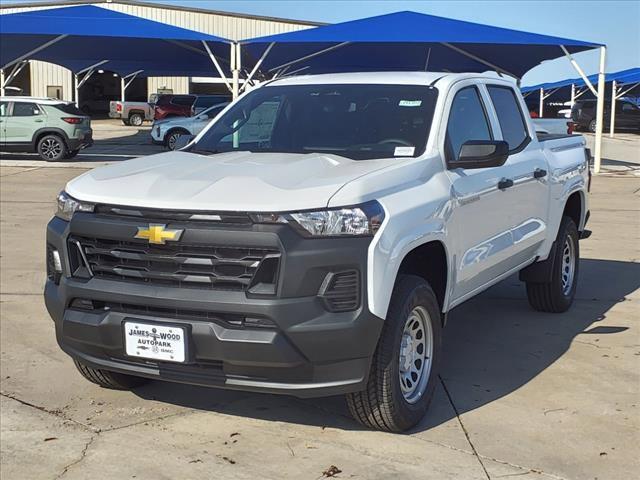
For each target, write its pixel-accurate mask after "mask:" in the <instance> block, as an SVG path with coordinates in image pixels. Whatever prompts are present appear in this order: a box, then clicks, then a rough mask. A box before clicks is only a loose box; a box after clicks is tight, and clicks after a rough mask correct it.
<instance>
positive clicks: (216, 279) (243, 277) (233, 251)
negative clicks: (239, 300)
mask: <svg viewBox="0 0 640 480" xmlns="http://www.w3.org/2000/svg"><path fill="white" fill-rule="evenodd" d="M79 248H80V249H81V250H82V252H78V249H79ZM69 250H70V251H71V252H73V251H74V250H75V251H76V252H77V253H79V254H80V255H79V256H80V258H79V259H77V261H76V262H74V261H73V259H72V262H71V263H72V265H73V264H74V263H75V264H76V265H77V266H78V268H77V270H76V271H75V272H81V270H83V268H82V267H83V265H82V264H83V263H85V259H86V263H87V264H88V265H84V267H87V266H88V267H89V268H88V269H87V270H90V272H89V273H90V274H93V276H95V277H98V278H106V279H111V280H121V281H129V282H137V283H147V284H153V285H164V286H172V287H180V288H182V287H186V288H201V289H212V290H232V291H244V290H247V289H248V288H249V287H250V285H251V284H252V280H253V278H254V276H255V275H256V272H258V270H259V269H260V267H261V265H262V264H263V260H266V259H269V260H270V261H269V262H264V263H265V265H266V264H269V265H270V266H269V270H270V271H271V270H273V272H274V275H272V277H271V281H272V283H274V284H275V281H276V280H275V272H276V271H277V269H274V268H273V259H274V258H275V259H276V263H277V259H278V258H279V252H278V251H277V250H273V249H264V248H243V247H227V246H225V247H216V246H203V245H185V244H176V245H147V244H144V243H137V242H130V241H122V240H106V239H97V238H87V237H72V238H70V240H69ZM82 253H84V257H85V258H82ZM75 272H74V273H75ZM79 276H82V275H81V273H79ZM260 277H262V275H260ZM261 281H262V280H261Z"/></svg>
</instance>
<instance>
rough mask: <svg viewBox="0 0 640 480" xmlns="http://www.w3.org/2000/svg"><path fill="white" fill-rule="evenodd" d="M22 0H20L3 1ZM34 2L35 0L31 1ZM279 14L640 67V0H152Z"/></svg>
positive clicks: (555, 70)
mask: <svg viewBox="0 0 640 480" xmlns="http://www.w3.org/2000/svg"><path fill="white" fill-rule="evenodd" d="M2 1H3V3H17V2H16V0H7V1H5V0H2ZM20 1H24V0H20ZM31 1H33V0H31ZM146 1H154V2H155V3H165V4H174V5H182V6H190V7H198V8H209V9H214V10H226V11H230V12H241V13H250V14H255V15H267V16H274V17H284V18H294V19H299V20H312V21H318V22H328V23H332V22H341V21H345V20H353V19H356V18H362V17H368V16H373V15H379V14H383V13H389V12H394V11H399V10H414V11H417V12H423V13H430V14H433V15H440V16H443V17H450V18H456V19H460V20H467V21H471V22H477V23H485V24H490V25H496V26H501V27H507V28H514V29H518V30H525V31H530V32H535V33H543V34H547V35H556V36H560V37H565V38H575V39H579V40H589V41H595V42H599V43H605V44H607V47H608V49H607V56H608V58H607V71H609V72H614V71H618V70H624V69H626V68H632V67H638V66H640V0H627V1H607V0H599V1H588V0H579V1H558V0H556V1H551V0H548V1H547V0H537V1H529V0H511V1H507V0H503V1H468V0H449V1H437V0H435V1H421V0H413V1H412V0H404V1H398V0H396V1H382V0H378V1H376V0H361V1H341V0H331V1H328V0H322V1H315V0H273V1H272V0H146ZM576 59H577V60H578V62H579V63H580V65H581V66H582V67H583V69H584V70H585V72H586V73H587V74H591V73H596V72H597V67H598V54H597V53H596V52H584V53H581V54H578V55H576ZM576 76H578V75H577V73H576V72H575V70H573V68H572V67H571V66H570V64H569V62H568V61H567V60H566V59H565V58H564V57H563V58H560V59H558V60H553V61H550V62H545V63H544V64H543V65H540V66H538V67H536V68H534V69H533V70H531V71H530V72H529V73H528V74H527V75H526V76H525V77H524V79H523V85H532V84H536V83H541V82H546V81H555V80H562V79H564V78H569V77H576Z"/></svg>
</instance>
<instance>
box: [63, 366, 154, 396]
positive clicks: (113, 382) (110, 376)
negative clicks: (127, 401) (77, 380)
mask: <svg viewBox="0 0 640 480" xmlns="http://www.w3.org/2000/svg"><path fill="white" fill-rule="evenodd" d="M73 363H75V365H76V368H77V369H78V371H79V372H80V375H82V376H83V377H84V378H86V379H87V380H89V381H90V382H92V383H95V384H96V385H100V386H101V387H104V388H110V389H112V390H130V389H132V388H135V387H140V386H142V385H144V384H145V383H147V382H148V381H149V380H148V379H146V378H142V377H134V376H132V375H125V374H123V373H116V372H110V371H108V370H102V369H98V368H92V367H89V366H87V365H84V364H82V363H80V362H78V361H77V360H74V361H73Z"/></svg>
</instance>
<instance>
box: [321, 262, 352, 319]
mask: <svg viewBox="0 0 640 480" xmlns="http://www.w3.org/2000/svg"><path fill="white" fill-rule="evenodd" d="M320 297H321V298H322V299H323V300H324V303H325V306H326V307H327V309H328V310H329V311H330V312H350V311H353V310H356V309H358V307H360V274H359V273H358V271H356V270H347V271H344V272H338V273H329V274H328V275H327V276H326V278H325V279H324V282H323V283H322V286H321V287H320Z"/></svg>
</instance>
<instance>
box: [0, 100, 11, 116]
mask: <svg viewBox="0 0 640 480" xmlns="http://www.w3.org/2000/svg"><path fill="white" fill-rule="evenodd" d="M8 110H9V103H8V102H0V117H6V116H7V113H8Z"/></svg>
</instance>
